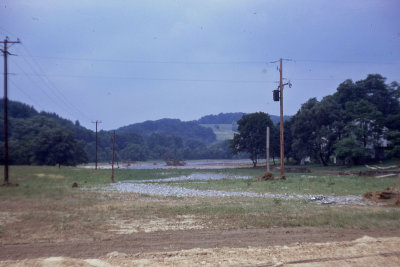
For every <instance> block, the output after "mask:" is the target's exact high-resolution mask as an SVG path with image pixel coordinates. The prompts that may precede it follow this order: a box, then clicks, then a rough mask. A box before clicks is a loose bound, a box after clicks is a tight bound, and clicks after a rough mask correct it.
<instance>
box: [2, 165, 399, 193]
mask: <svg viewBox="0 0 400 267" xmlns="http://www.w3.org/2000/svg"><path fill="white" fill-rule="evenodd" d="M0 171H1V170H0ZM192 173H203V174H205V175H207V174H210V175H213V174H215V173H220V174H224V175H226V176H228V177H229V176H245V177H249V179H223V180H214V181H187V182H170V183H169V184H170V185H173V186H180V187H185V188H194V189H200V190H209V189H212V190H221V191H248V192H257V193H264V192H271V193H288V194H326V195H360V194H363V193H365V192H369V191H377V190H382V189H384V188H386V187H393V186H397V179H395V178H380V179H378V178H374V177H366V176H356V175H350V176H340V175H326V174H318V173H287V174H286V178H287V179H286V180H279V181H263V182H256V181H255V179H256V178H257V177H260V176H262V174H263V173H264V170H258V169H221V170H194V169H154V170H125V169H116V170H115V175H114V176H115V180H116V181H122V180H147V179H160V181H162V179H164V178H169V177H179V176H185V175H190V174H192ZM278 175H279V174H278V173H275V176H278ZM0 179H3V177H0ZM110 180H111V170H104V169H101V170H92V169H82V168H75V167H61V168H58V167H49V166H12V167H11V168H10V181H11V182H12V183H18V184H20V186H19V187H17V188H2V189H1V194H0V199H6V198H8V197H17V196H24V197H26V198H30V197H37V196H40V195H48V196H51V197H53V198H56V199H57V198H61V197H62V196H63V195H64V194H68V193H69V192H72V191H74V190H75V191H76V189H72V188H71V186H72V184H73V183H74V182H77V183H78V186H79V187H98V186H106V185H107V183H108V182H110Z"/></svg>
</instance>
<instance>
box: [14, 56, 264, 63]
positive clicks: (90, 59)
mask: <svg viewBox="0 0 400 267" xmlns="http://www.w3.org/2000/svg"><path fill="white" fill-rule="evenodd" d="M21 56H22V57H23V56H27V55H21ZM31 57H35V58H44V59H46V58H47V59H60V60H71V61H91V62H118V63H132V64H176V65H235V64H243V65H251V64H266V63H267V61H251V60H249V61H170V60H134V59H112V58H79V57H57V56H31Z"/></svg>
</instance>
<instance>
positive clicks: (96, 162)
mask: <svg viewBox="0 0 400 267" xmlns="http://www.w3.org/2000/svg"><path fill="white" fill-rule="evenodd" d="M92 123H96V165H95V168H94V169H95V170H97V147H98V139H97V124H98V123H102V122H101V121H97V120H96V121H92Z"/></svg>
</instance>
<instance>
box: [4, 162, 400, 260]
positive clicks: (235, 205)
mask: <svg viewBox="0 0 400 267" xmlns="http://www.w3.org/2000/svg"><path fill="white" fill-rule="evenodd" d="M11 171H12V174H13V176H12V177H11V179H12V181H15V182H18V183H19V184H20V186H19V187H17V188H0V190H1V191H0V192H1V194H0V266H77V265H79V266H187V265H196V266H197V265H205V266H215V265H221V266H232V265H239V266H243V265H244V266H246V265H248V266H257V265H261V266H274V265H283V266H291V265H306V266H310V265H315V266H320V265H331V266H337V265H340V264H342V265H356V266H365V265H378V266H385V265H387V266H389V265H390V266H394V265H399V264H400V212H399V209H398V208H397V207H396V206H390V205H375V204H374V205H353V204H351V205H323V204H318V203H316V202H314V201H305V200H302V199H292V200H286V199H284V198H274V197H272V198H264V197H218V196H210V197H198V196H193V197H188V196H184V197H182V196H160V195H150V194H141V193H121V192H118V191H116V190H111V188H112V186H111V185H109V184H107V183H106V182H107V181H109V179H110V171H109V170H98V171H94V170H90V169H80V168H64V167H62V168H61V169H58V168H56V167H33V166H32V167H25V166H17V167H13V168H12V170H11ZM199 173H200V174H199ZM262 173H263V171H262V170H252V169H226V170H225V169H223V170H222V169H221V170H215V169H213V170H201V171H199V170H198V169H197V170H188V169H182V170H180V169H157V170H117V171H116V180H117V181H122V180H136V181H143V180H148V181H149V183H154V182H155V181H154V180H156V181H163V182H162V183H164V184H167V185H168V186H171V187H174V186H175V187H180V188H192V189H196V190H203V189H204V190H209V189H211V188H212V189H214V190H220V191H227V192H235V191H236V192H237V191H245V192H253V193H283V192H285V193H287V194H325V195H330V196H332V195H336V196H346V195H349V194H351V195H361V194H362V193H364V192H367V191H377V190H381V189H383V188H386V187H389V186H392V187H394V186H396V185H397V179H393V178H385V179H376V178H373V177H356V176H343V177H342V176H335V175H331V176H329V175H318V174H314V173H313V174H307V175H305V174H289V175H288V179H287V180H286V181H272V182H255V181H254V180H255V178H256V177H259V176H261V175H262ZM216 174H218V175H220V176H221V177H225V178H224V179H214V180H204V181H199V180H197V181H196V180H195V179H194V180H191V181H185V180H182V179H175V178H174V177H191V175H192V177H203V176H205V177H207V176H210V177H212V176H213V175H214V177H216ZM226 176H228V177H232V179H227V178H226ZM346 179H347V180H346ZM73 182H77V183H78V185H79V187H78V188H71V185H72V183H73ZM306 189H307V190H306Z"/></svg>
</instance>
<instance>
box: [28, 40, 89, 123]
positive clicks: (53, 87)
mask: <svg viewBox="0 0 400 267" xmlns="http://www.w3.org/2000/svg"><path fill="white" fill-rule="evenodd" d="M22 47H23V49H24V50H25V51H26V53H28V55H30V52H29V50H28V48H27V47H26V46H25V45H22ZM31 59H32V61H33V62H34V64H35V65H36V67H37V68H38V69H39V71H40V72H41V73H43V75H40V74H39V73H38V72H37V71H36V70H35V68H34V67H33V66H32V65H31V64H30V63H28V64H29V65H30V67H31V69H32V70H33V71H34V72H35V73H36V74H37V75H38V76H39V77H42V80H43V81H44V83H45V84H46V83H47V84H48V85H49V88H50V89H51V90H52V92H55V93H54V95H55V96H56V97H57V98H58V99H59V100H60V101H61V102H62V103H64V105H65V106H68V109H72V110H74V111H75V112H76V113H77V114H78V115H80V116H79V117H85V118H86V119H87V121H91V119H90V118H89V116H87V115H86V114H85V113H84V112H83V111H82V110H81V109H80V108H79V107H77V106H76V105H74V104H73V103H71V101H69V100H68V99H67V98H66V97H65V95H64V94H63V93H62V92H61V90H59V89H58V88H57V86H56V85H55V84H54V83H53V82H52V81H51V80H50V79H49V78H48V77H47V75H46V73H45V72H44V70H43V68H42V67H41V66H40V64H39V63H38V62H37V61H36V60H35V59H34V58H33V57H31ZM25 61H26V62H29V61H28V60H26V59H25Z"/></svg>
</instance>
